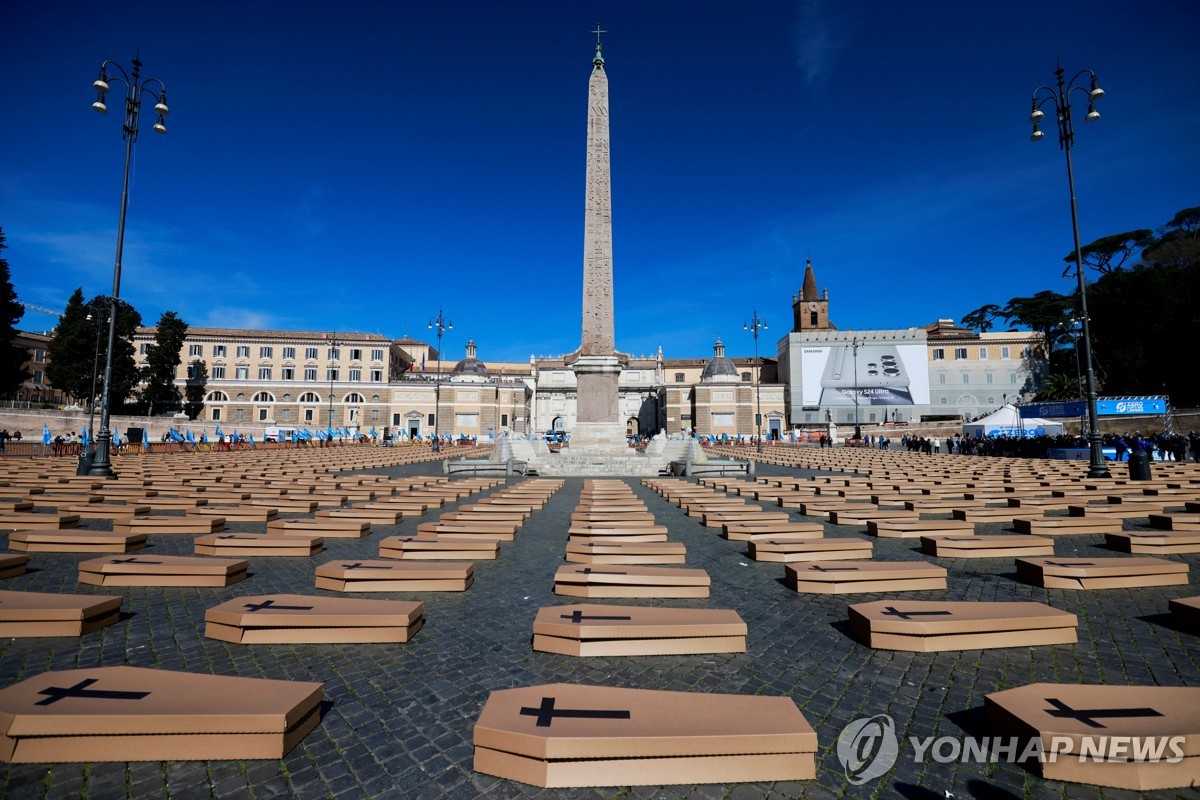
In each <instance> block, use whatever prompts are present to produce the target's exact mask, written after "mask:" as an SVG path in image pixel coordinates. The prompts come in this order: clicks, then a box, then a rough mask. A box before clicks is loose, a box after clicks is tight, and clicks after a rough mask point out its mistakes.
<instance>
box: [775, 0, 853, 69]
mask: <svg viewBox="0 0 1200 800" xmlns="http://www.w3.org/2000/svg"><path fill="white" fill-rule="evenodd" d="M862 13H863V12H862V9H861V8H859V7H858V4H857V3H849V2H840V3H836V4H835V3H828V2H826V0H798V2H797V3H796V23H795V25H794V26H793V27H792V49H793V51H794V53H795V56H796V66H798V67H799V68H800V72H801V73H802V74H803V75H804V82H805V83H806V84H808V86H809V87H810V88H814V89H820V88H823V87H824V86H825V84H827V83H828V82H829V78H830V75H832V73H833V69H834V66H835V64H836V61H837V57H838V55H839V54H840V52H841V51H842V50H843V49H844V48H845V47H846V45H847V44H849V42H850V40H851V39H853V38H854V36H855V34H857V33H858V30H859V28H860V27H861V26H862V23H861V19H862V17H861V14H862Z"/></svg>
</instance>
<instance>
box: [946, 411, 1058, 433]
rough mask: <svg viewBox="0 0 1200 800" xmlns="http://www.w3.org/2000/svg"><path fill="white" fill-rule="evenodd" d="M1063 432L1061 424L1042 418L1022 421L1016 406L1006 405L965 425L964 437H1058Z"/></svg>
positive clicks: (1030, 418) (1027, 418)
mask: <svg viewBox="0 0 1200 800" xmlns="http://www.w3.org/2000/svg"><path fill="white" fill-rule="evenodd" d="M1062 432H1063V426H1062V423H1061V422H1055V421H1054V420H1050V419H1042V418H1041V417H1026V418H1025V419H1021V413H1020V412H1019V411H1017V408H1016V406H1013V405H1006V406H1001V407H1000V408H998V409H996V410H995V411H993V412H992V413H991V414H988V415H987V416H986V417H984V418H983V419H977V420H975V421H974V422H968V423H966V424H965V425H963V436H972V437H975V438H978V437H981V436H1058V435H1059V434H1061V433H1062Z"/></svg>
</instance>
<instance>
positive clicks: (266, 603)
mask: <svg viewBox="0 0 1200 800" xmlns="http://www.w3.org/2000/svg"><path fill="white" fill-rule="evenodd" d="M242 608H244V609H246V610H247V611H248V612H249V613H251V614H254V613H257V612H259V611H262V610H263V609H264V608H268V609H270V610H271V611H312V610H313V606H277V605H275V601H274V600H263V601H262V602H261V603H246V604H245V605H243V606H242Z"/></svg>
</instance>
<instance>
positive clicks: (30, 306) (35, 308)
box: [17, 300, 62, 319]
mask: <svg viewBox="0 0 1200 800" xmlns="http://www.w3.org/2000/svg"><path fill="white" fill-rule="evenodd" d="M17 302H18V303H20V304H21V305H23V306H24V307H25V308H27V309H28V310H30V311H36V312H38V313H39V314H45V315H46V316H48V317H54V318H55V319H62V312H61V311H54V310H53V309H49V308H45V307H43V306H35V305H34V304H33V303H26V302H25V301H24V300H18V301H17Z"/></svg>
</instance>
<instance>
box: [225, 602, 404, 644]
mask: <svg viewBox="0 0 1200 800" xmlns="http://www.w3.org/2000/svg"><path fill="white" fill-rule="evenodd" d="M424 613H425V606H424V604H422V603H420V602H414V601H409V600H360V599H356V598H349V597H316V596H309V595H303V594H269V595H255V596H247V597H236V598H234V599H233V600H227V601H226V602H224V603H221V604H220V605H219V606H213V607H212V608H210V609H208V611H206V612H205V613H204V621H205V627H204V635H205V636H207V637H208V638H209V639H219V640H221V641H223V642H232V643H233V644H356V643H363V642H407V641H408V640H409V639H411V638H412V637H413V636H414V635H415V634H416V632H417V631H419V630H420V629H421V625H422V624H424V621H425V617H424Z"/></svg>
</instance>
